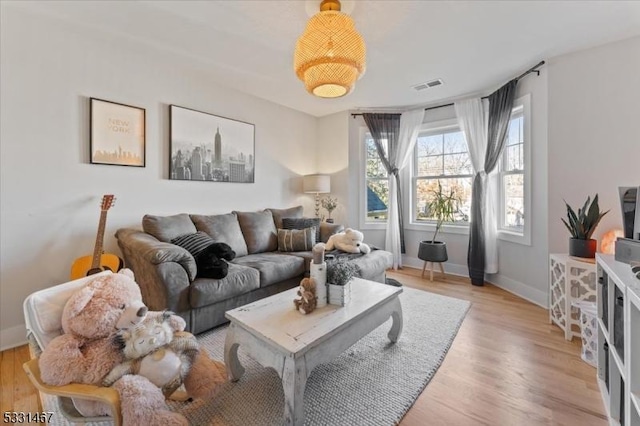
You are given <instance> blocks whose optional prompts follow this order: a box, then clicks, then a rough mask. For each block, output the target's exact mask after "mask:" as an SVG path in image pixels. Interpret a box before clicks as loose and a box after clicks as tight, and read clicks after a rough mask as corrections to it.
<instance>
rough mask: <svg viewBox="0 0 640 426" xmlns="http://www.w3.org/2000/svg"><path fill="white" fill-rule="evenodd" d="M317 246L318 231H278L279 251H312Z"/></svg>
mask: <svg viewBox="0 0 640 426" xmlns="http://www.w3.org/2000/svg"><path fill="white" fill-rule="evenodd" d="M315 244H316V230H315V228H314V227H313V226H312V227H310V228H305V229H278V251H311V249H312V248H313V246H314V245H315Z"/></svg>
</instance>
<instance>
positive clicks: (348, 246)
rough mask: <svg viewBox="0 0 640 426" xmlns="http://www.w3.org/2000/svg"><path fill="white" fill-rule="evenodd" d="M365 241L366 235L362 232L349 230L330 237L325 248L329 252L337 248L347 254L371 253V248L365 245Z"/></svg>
mask: <svg viewBox="0 0 640 426" xmlns="http://www.w3.org/2000/svg"><path fill="white" fill-rule="evenodd" d="M363 240H364V234H363V233H362V232H360V231H357V230H355V229H351V228H347V229H345V230H344V231H343V232H338V233H337V234H333V235H332V236H330V237H329V240H328V241H327V244H326V245H325V248H326V249H327V250H333V249H334V248H336V249H338V250H341V251H344V252H347V253H363V254H367V253H370V252H371V247H369V245H368V244H365V243H363V242H362V241H363Z"/></svg>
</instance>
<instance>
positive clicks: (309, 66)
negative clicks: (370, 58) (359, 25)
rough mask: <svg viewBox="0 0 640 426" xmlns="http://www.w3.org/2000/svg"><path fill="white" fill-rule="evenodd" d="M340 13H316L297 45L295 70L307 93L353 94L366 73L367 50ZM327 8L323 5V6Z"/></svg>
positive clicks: (322, 11) (320, 94)
mask: <svg viewBox="0 0 640 426" xmlns="http://www.w3.org/2000/svg"><path fill="white" fill-rule="evenodd" d="M331 3H332V4H333V5H335V4H337V6H338V10H324V9H323V8H321V12H319V13H316V14H315V15H314V16H313V17H311V19H310V20H309V22H308V23H307V28H306V29H305V31H304V33H303V34H302V36H300V38H299V39H298V42H297V43H296V50H295V54H294V61H293V67H294V69H295V72H296V75H297V76H298V78H299V79H300V80H302V81H303V82H304V85H305V87H306V89H307V91H308V92H309V93H311V94H313V95H315V96H319V97H321V98H337V97H340V96H344V95H346V94H348V93H349V92H351V90H353V86H354V84H355V82H356V80H358V79H359V78H360V77H362V75H363V74H364V72H365V69H366V64H365V61H366V48H365V45H364V40H363V39H362V36H360V34H358V32H357V31H356V29H355V24H354V23H353V19H351V17H350V16H349V15H346V14H344V13H342V12H340V11H339V2H336V1H335V0H334V1H332V2H331ZM323 5H324V2H323Z"/></svg>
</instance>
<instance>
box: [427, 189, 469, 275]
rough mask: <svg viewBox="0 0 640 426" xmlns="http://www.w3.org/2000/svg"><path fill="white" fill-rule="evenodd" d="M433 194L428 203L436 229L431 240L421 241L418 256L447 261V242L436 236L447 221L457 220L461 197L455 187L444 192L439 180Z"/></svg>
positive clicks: (429, 260) (429, 259)
mask: <svg viewBox="0 0 640 426" xmlns="http://www.w3.org/2000/svg"><path fill="white" fill-rule="evenodd" d="M431 194H432V196H433V199H432V200H431V202H430V203H429V204H428V209H429V214H430V216H431V217H433V218H435V219H436V230H435V232H434V233H433V238H432V239H431V241H428V240H427V241H420V247H419V249H418V258H420V259H422V260H424V261H425V262H446V261H447V260H448V259H449V256H448V255H447V244H446V243H445V242H444V241H438V240H437V239H436V238H437V237H438V232H439V231H440V229H441V228H442V225H443V224H444V223H445V222H455V220H456V218H455V216H454V214H455V213H456V212H457V211H458V205H459V203H460V197H458V195H457V194H456V191H455V190H454V189H451V190H450V191H449V192H448V193H446V192H444V191H443V189H442V185H441V184H440V182H439V181H438V189H437V190H435V189H434V190H432V191H431ZM425 265H426V264H425Z"/></svg>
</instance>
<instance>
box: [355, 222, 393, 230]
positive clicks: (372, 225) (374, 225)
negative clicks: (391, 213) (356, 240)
mask: <svg viewBox="0 0 640 426" xmlns="http://www.w3.org/2000/svg"><path fill="white" fill-rule="evenodd" d="M363 229H365V230H369V231H373V230H385V229H387V222H380V223H378V222H361V223H360V229H359V230H360V231H361V230H363Z"/></svg>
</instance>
